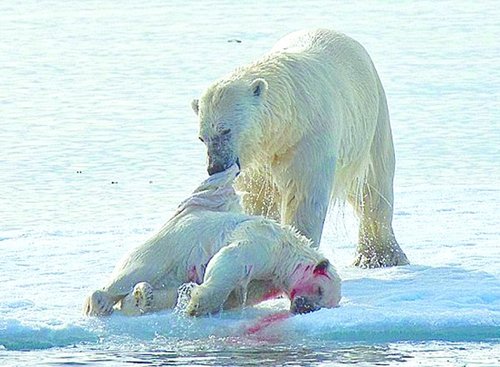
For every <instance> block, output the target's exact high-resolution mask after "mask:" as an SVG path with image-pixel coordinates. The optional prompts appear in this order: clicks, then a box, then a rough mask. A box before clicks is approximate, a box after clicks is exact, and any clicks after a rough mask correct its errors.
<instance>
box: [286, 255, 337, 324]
mask: <svg viewBox="0 0 500 367" xmlns="http://www.w3.org/2000/svg"><path fill="white" fill-rule="evenodd" d="M293 278H294V279H293V281H292V283H291V289H290V291H289V297H290V302H291V303H290V311H291V312H292V313H294V314H299V313H300V314H301V313H308V312H312V311H316V310H319V309H320V308H333V307H337V306H338V304H339V302H340V284H341V282H340V277H339V276H338V274H337V272H336V271H335V269H334V268H333V266H332V265H331V264H330V262H329V261H328V260H327V259H323V260H321V261H320V262H318V263H317V264H315V265H304V264H300V265H298V266H297V268H296V270H295V271H294V273H293Z"/></svg>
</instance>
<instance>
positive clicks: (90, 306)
mask: <svg viewBox="0 0 500 367" xmlns="http://www.w3.org/2000/svg"><path fill="white" fill-rule="evenodd" d="M113 306H114V303H113V300H112V298H111V297H110V296H109V295H108V294H107V293H106V292H104V291H95V292H93V293H92V294H90V295H89V296H88V297H87V298H86V299H85V303H84V304H83V314H84V315H85V316H107V315H111V313H113Z"/></svg>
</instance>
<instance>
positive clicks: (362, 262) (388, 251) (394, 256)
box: [354, 243, 410, 268]
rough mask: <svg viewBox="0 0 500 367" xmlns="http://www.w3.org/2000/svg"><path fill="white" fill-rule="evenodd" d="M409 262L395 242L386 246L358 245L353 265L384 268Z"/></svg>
mask: <svg viewBox="0 0 500 367" xmlns="http://www.w3.org/2000/svg"><path fill="white" fill-rule="evenodd" d="M409 263H410V262H409V261H408V258H407V257H406V255H405V253H404V252H403V250H402V249H401V247H399V245H398V244H397V243H391V244H390V245H388V246H386V247H382V246H380V247H378V246H359V247H358V254H357V255H356V259H355V260H354V266H358V267H360V268H385V267H390V266H401V265H408V264H409Z"/></svg>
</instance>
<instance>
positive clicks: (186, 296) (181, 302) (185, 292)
mask: <svg viewBox="0 0 500 367" xmlns="http://www.w3.org/2000/svg"><path fill="white" fill-rule="evenodd" d="M196 287H198V284H196V283H193V282H190V283H184V284H182V285H181V286H180V287H179V288H178V289H177V303H176V305H175V308H174V309H175V312H182V313H184V312H185V311H186V309H187V306H188V304H189V302H190V301H191V294H192V292H193V290H194V289H195V288H196Z"/></svg>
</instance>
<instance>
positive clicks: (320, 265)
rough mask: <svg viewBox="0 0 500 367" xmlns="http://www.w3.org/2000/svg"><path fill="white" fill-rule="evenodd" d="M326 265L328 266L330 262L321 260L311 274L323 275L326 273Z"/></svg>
mask: <svg viewBox="0 0 500 367" xmlns="http://www.w3.org/2000/svg"><path fill="white" fill-rule="evenodd" d="M328 265H330V262H329V261H328V259H323V260H321V261H320V262H319V263H317V264H316V266H315V267H314V270H313V273H314V274H324V273H325V272H326V269H327V268H328Z"/></svg>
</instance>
